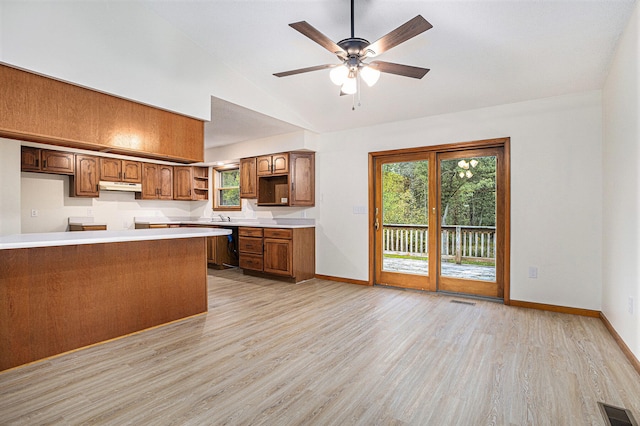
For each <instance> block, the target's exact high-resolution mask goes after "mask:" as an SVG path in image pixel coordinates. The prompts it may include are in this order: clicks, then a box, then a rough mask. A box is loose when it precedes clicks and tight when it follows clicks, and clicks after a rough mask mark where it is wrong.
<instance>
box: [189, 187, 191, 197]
mask: <svg viewBox="0 0 640 426" xmlns="http://www.w3.org/2000/svg"><path fill="white" fill-rule="evenodd" d="M189 197H191V189H189Z"/></svg>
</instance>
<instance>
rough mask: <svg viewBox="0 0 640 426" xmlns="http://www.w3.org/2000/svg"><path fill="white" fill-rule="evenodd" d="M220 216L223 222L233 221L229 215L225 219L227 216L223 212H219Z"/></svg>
mask: <svg viewBox="0 0 640 426" xmlns="http://www.w3.org/2000/svg"><path fill="white" fill-rule="evenodd" d="M218 216H220V220H221V221H222V222H231V218H230V217H229V216H227V217H226V219H225V217H224V216H222V215H221V214H219V215H218Z"/></svg>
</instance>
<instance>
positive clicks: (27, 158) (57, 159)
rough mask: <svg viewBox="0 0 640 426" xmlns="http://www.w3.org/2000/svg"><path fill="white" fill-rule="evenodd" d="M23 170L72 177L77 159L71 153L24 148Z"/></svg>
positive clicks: (22, 152)
mask: <svg viewBox="0 0 640 426" xmlns="http://www.w3.org/2000/svg"><path fill="white" fill-rule="evenodd" d="M21 170H22V171H23V172H43V173H53V174H61V175H72V174H73V173H74V170H75V159H74V155H73V153H71V152H63V151H51V150H48V149H40V148H33V147H30V146H23V147H22V148H21Z"/></svg>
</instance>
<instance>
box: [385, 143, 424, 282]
mask: <svg viewBox="0 0 640 426" xmlns="http://www.w3.org/2000/svg"><path fill="white" fill-rule="evenodd" d="M433 156H434V154H432V153H421V154H411V155H389V156H381V157H378V158H377V159H376V162H375V213H374V221H375V222H374V229H375V231H374V238H375V244H374V246H375V264H376V267H375V282H376V283H377V284H384V285H391V286H397V287H404V288H416V289H425V290H432V291H433V290H435V286H433V285H431V283H430V279H429V271H430V270H433V264H432V265H431V267H430V262H434V261H435V259H436V258H434V257H430V256H429V253H430V247H433V238H434V236H433V235H432V234H433V233H432V232H430V231H429V219H430V217H429V216H430V213H431V210H432V209H431V208H430V206H431V205H432V204H433V202H434V201H433V199H431V200H430V197H433V194H432V193H431V191H430V190H429V185H430V182H431V180H432V176H430V174H433V173H434V172H433V170H431V168H430V165H431V164H433V162H432V161H429V159H430V158H432V157H433ZM433 158H435V157H433ZM433 217H434V218H435V217H436V216H433Z"/></svg>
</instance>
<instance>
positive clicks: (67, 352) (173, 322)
mask: <svg viewBox="0 0 640 426" xmlns="http://www.w3.org/2000/svg"><path fill="white" fill-rule="evenodd" d="M208 312H209V311H208V310H207V311H206V312H201V313H199V314H194V315H191V316H188V317H184V318H180V319H177V320H174V321H170V322H167V323H164V324H159V325H154V326H153V327H149V328H145V329H144V330H138V331H134V332H132V333H129V334H125V335H122V336H118V337H114V338H112V339H107V340H103V341H102V342H97V343H92V344H90V345H87V346H82V347H80V348H76V349H71V350H70V351H66V352H62V353H59V354H55V355H51V356H48V357H46V358H42V359H38V360H35V361H31V362H28V363H26V364H22V365H17V366H15V367H11V368H7V369H6V370H2V371H0V374H4V373H8V372H9V371H13V370H17V369H19V368H22V367H26V366H28V365H32V364H36V363H38V362H43V361H49V360H52V359H55V358H58V357H61V356H64V355H68V354H72V353H74V352H78V351H82V350H85V349H89V348H93V347H95V346H101V345H104V344H105V343H109V342H114V341H116V340H120V339H124V338H125V337H129V336H135V335H136V334H140V333H145V332H147V331H151V330H155V329H156V328H160V327H166V326H168V325H171V324H176V323H179V322H183V321H187V320H190V319H192V318H197V317H200V316H203V315H207V313H208Z"/></svg>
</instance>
